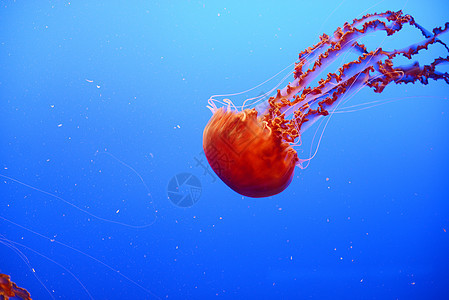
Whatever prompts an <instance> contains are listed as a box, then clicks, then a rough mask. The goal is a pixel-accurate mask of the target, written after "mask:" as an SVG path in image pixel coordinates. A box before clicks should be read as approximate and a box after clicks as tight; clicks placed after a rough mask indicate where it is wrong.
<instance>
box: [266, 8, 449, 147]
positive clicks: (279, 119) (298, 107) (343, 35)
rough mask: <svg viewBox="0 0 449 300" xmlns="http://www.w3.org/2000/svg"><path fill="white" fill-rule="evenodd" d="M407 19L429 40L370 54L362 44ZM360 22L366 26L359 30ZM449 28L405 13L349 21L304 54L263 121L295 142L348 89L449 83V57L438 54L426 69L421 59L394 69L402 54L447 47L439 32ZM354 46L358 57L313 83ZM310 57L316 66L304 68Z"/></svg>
mask: <svg viewBox="0 0 449 300" xmlns="http://www.w3.org/2000/svg"><path fill="white" fill-rule="evenodd" d="M381 18H383V19H385V20H386V22H387V23H388V25H387V23H386V22H385V21H381V20H380V19H381ZM406 23H409V24H411V25H412V26H414V27H416V28H418V29H419V30H420V31H421V33H422V34H423V35H424V37H426V39H425V40H424V41H421V42H419V43H416V44H413V45H410V46H408V47H406V48H404V49H400V50H395V51H384V50H382V49H381V48H377V49H375V50H373V51H370V52H368V51H367V49H366V47H365V45H363V44H359V43H358V42H357V40H359V39H360V38H361V37H363V36H365V35H366V34H367V33H369V32H372V31H379V30H383V31H385V32H386V33H387V35H392V34H394V33H396V32H398V31H399V30H401V29H402V27H403V25H404V24H406ZM358 25H361V26H362V28H361V29H358V28H356V26H358ZM448 30H449V23H446V24H445V27H444V28H440V27H437V28H435V29H434V30H433V34H432V33H430V32H428V31H426V30H425V29H424V28H423V27H421V26H420V25H419V24H417V23H416V22H415V20H414V19H413V18H412V17H411V16H409V15H402V12H401V11H398V12H391V11H387V12H385V13H380V14H368V15H365V16H363V17H362V18H360V19H354V20H353V23H352V24H349V23H345V24H344V26H343V28H338V29H337V30H336V31H335V32H334V35H333V37H329V36H328V35H326V34H323V35H322V36H321V37H320V41H319V42H318V43H317V44H316V45H314V46H312V47H309V48H307V49H306V50H304V51H302V52H301V53H300V54H299V62H298V63H297V64H296V65H295V72H294V75H295V81H294V82H292V83H290V84H289V85H288V86H287V87H286V88H284V89H283V90H282V91H281V90H278V93H277V95H276V96H275V97H271V98H270V99H269V100H268V102H269V106H270V107H269V109H268V112H267V113H266V114H265V115H263V116H262V118H261V119H262V120H263V121H266V122H267V124H268V126H269V127H270V128H271V129H272V131H273V132H274V133H275V134H277V135H278V136H280V137H281V138H282V140H284V141H286V142H290V143H293V142H294V141H295V139H296V138H298V137H299V135H300V134H301V130H302V129H303V127H302V126H303V124H304V123H306V122H309V121H310V120H316V118H317V117H318V116H325V115H328V114H329V111H328V109H329V108H330V107H331V106H332V105H334V104H336V103H337V102H338V101H339V100H340V99H342V97H343V96H344V94H345V93H347V92H348V89H354V88H360V87H362V86H363V85H368V86H370V87H372V88H373V89H374V91H375V92H381V91H382V90H383V89H384V88H385V86H386V85H388V84H389V83H391V82H392V81H394V82H396V83H402V82H404V83H408V82H413V83H414V82H416V81H417V80H419V81H420V82H421V83H423V84H427V81H428V79H429V78H432V79H434V80H438V79H444V80H445V81H446V82H448V74H447V73H438V72H436V71H435V67H436V66H437V65H438V64H440V63H442V62H448V61H449V56H448V57H446V58H438V59H436V60H435V61H434V62H432V63H431V64H430V65H427V66H423V67H420V66H419V65H418V64H417V63H414V64H412V65H410V66H406V67H394V66H393V63H392V61H391V59H392V58H394V57H395V56H397V55H399V54H402V55H404V56H405V57H407V58H409V59H411V58H412V56H413V55H415V54H417V53H418V52H419V51H420V50H421V49H427V47H428V46H429V45H431V44H434V43H436V42H438V43H441V44H443V45H444V46H445V47H446V48H447V46H446V45H445V44H444V43H442V42H441V41H440V40H439V39H438V36H439V35H440V34H442V33H444V32H447V31H448ZM349 49H356V50H358V51H359V52H360V53H361V55H360V56H359V58H358V59H357V60H355V61H351V62H349V63H346V64H344V65H343V66H342V67H340V68H339V69H338V70H337V72H336V73H328V74H327V76H326V78H323V79H321V80H319V81H318V86H316V87H314V88H311V87H307V85H308V84H310V82H311V81H312V80H313V79H314V78H315V77H317V76H318V75H319V74H320V72H321V71H322V70H323V69H324V68H325V67H327V66H328V65H329V64H330V63H332V62H333V61H335V59H336V57H337V56H338V54H339V53H341V52H344V51H348V50H349ZM310 61H314V63H313V66H312V68H310V69H308V70H307V71H305V72H304V71H303V70H302V69H303V67H304V66H305V65H306V64H309V63H310ZM448 83H449V82H448Z"/></svg>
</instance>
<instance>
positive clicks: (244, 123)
mask: <svg viewBox="0 0 449 300" xmlns="http://www.w3.org/2000/svg"><path fill="white" fill-rule="evenodd" d="M203 148H204V151H205V154H206V157H207V160H208V162H209V164H210V165H211V166H212V168H213V170H214V171H215V173H217V175H218V177H220V179H221V180H223V182H225V183H226V184H227V185H228V186H229V187H230V188H232V189H233V190H234V191H236V192H237V193H239V194H241V195H244V196H249V197H254V198H259V197H268V196H272V195H275V194H278V193H280V192H281V191H283V190H284V189H285V188H286V187H287V186H288V185H289V184H290V182H291V181H292V178H293V174H294V169H295V165H296V163H297V161H298V156H297V154H296V151H295V150H294V149H293V148H292V147H291V146H290V144H289V143H286V142H283V141H282V139H281V138H280V137H279V136H278V135H277V134H274V132H272V130H271V128H270V127H268V126H267V124H266V122H265V121H262V119H261V118H260V117H258V112H257V111H256V110H255V109H245V110H243V111H234V110H232V109H224V108H219V109H217V110H216V111H215V112H214V114H213V116H212V118H211V119H210V121H209V123H208V124H207V126H206V128H205V129H204V134H203Z"/></svg>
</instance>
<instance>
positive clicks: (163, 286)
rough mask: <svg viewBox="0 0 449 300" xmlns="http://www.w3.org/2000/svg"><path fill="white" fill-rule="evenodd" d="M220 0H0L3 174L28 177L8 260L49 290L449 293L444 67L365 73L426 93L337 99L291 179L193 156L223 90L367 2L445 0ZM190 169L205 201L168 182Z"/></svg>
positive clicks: (444, 9) (425, 14) (41, 295)
mask: <svg viewBox="0 0 449 300" xmlns="http://www.w3.org/2000/svg"><path fill="white" fill-rule="evenodd" d="M217 2H219V3H216V2H214V1H159V2H155V1H71V2H68V1H1V7H0V101H1V105H0V175H3V176H8V177H11V178H14V179H15V180H18V181H20V182H22V183H23V184H20V183H18V182H15V181H13V180H9V179H6V178H5V177H2V178H0V179H1V182H0V240H1V242H0V272H2V273H7V274H10V275H11V276H12V278H13V280H14V281H15V282H17V283H18V284H19V285H20V286H23V287H25V288H27V289H28V290H29V291H30V292H31V294H32V296H33V298H34V299H49V298H51V295H52V296H53V297H54V298H56V299H89V294H88V293H90V295H91V296H92V297H93V298H96V299H122V298H125V299H166V298H167V299H211V298H217V299H222V298H223V299H336V298H337V299H447V297H448V293H449V275H448V272H447V270H448V267H449V262H448V253H449V196H448V193H449V174H448V171H447V170H448V168H449V158H448V155H447V154H448V153H449V126H448V125H449V99H448V95H449V87H448V85H447V84H445V83H444V82H430V84H429V85H428V86H422V85H421V84H416V85H407V86H405V85H401V86H394V85H392V86H389V87H387V89H386V90H385V92H384V93H383V94H381V95H379V94H374V93H373V92H372V90H370V89H366V90H363V91H362V92H360V93H359V94H358V95H357V96H356V97H354V98H353V99H352V100H351V101H352V103H353V104H357V103H363V102H368V101H375V100H384V99H389V98H392V97H393V98H400V97H412V98H411V99H408V100H400V101H397V102H394V103H389V104H385V105H382V106H379V107H376V108H372V109H368V110H364V111H360V112H357V113H349V114H340V115H335V116H334V117H333V118H332V120H331V122H330V123H329V125H328V127H327V129H326V131H325V134H324V137H323V141H322V145H321V147H320V149H319V152H318V155H317V156H316V158H315V159H314V160H313V161H312V163H311V165H310V166H309V168H308V169H306V170H299V169H298V170H297V171H296V174H295V178H294V180H293V182H292V184H291V185H290V187H289V188H288V189H287V190H286V191H284V192H283V193H281V194H280V195H277V196H274V197H270V198H266V199H250V198H244V197H242V196H240V195H238V194H236V193H235V192H233V191H232V190H230V189H229V188H228V187H227V186H225V185H224V184H223V183H222V182H221V181H219V180H217V181H215V182H214V181H213V178H212V177H210V176H208V175H204V173H203V169H201V168H200V167H198V166H197V165H196V159H204V156H202V155H201V151H202V130H203V128H204V126H205V124H206V123H207V121H208V119H209V118H210V116H211V114H210V111H209V110H208V109H207V108H206V107H205V106H206V104H207V99H208V97H209V96H210V95H212V94H220V93H231V92H238V91H242V90H245V89H247V88H250V87H252V86H255V85H256V84H258V83H260V82H262V81H264V80H265V79H267V78H269V77H270V76H272V75H273V74H275V73H276V72H278V71H279V70H280V69H282V68H283V67H285V66H286V65H288V64H290V63H292V62H293V61H294V60H295V59H296V57H297V54H298V52H300V51H301V50H303V49H304V48H306V47H308V46H311V45H312V44H314V43H316V42H317V41H318V36H319V35H320V34H321V33H323V32H326V33H328V34H331V33H332V32H333V31H334V30H335V29H336V28H337V27H338V26H341V25H342V24H343V23H344V22H345V21H350V20H352V19H353V18H355V17H357V16H360V14H364V13H368V12H375V11H378V12H381V11H385V10H388V9H390V10H399V9H403V10H404V12H405V13H409V14H412V15H413V16H414V17H415V19H416V20H417V21H418V22H419V23H420V24H421V25H423V26H424V27H426V28H428V29H431V28H433V27H435V26H441V25H443V24H444V22H446V21H449V13H448V12H449V5H448V4H447V1H443V0H435V1H432V0H430V1H426V2H425V3H424V2H423V1H417V0H410V1H404V0H400V1H379V2H373V1H354V0H351V1H349V0H348V1H341V2H340V1H337V2H336V1H307V2H305V1H299V0H298V1H280V2H279V1H266V2H263V1H226V2H225V1H217ZM413 33H414V34H413V35H411V36H410V38H408V36H407V37H405V38H404V41H403V42H401V44H402V45H406V44H409V43H413V42H416V41H418V40H420V38H421V37H420V35H419V33H418V32H413ZM429 52H431V54H429V55H430V56H429V57H436V56H438V55H446V54H445V53H444V51H443V50H442V48H441V47H438V46H436V47H431V49H430V51H429ZM422 59H423V60H425V59H426V58H425V57H424V58H422ZM446 70H447V69H446ZM267 88H269V87H266V86H264V87H262V90H261V91H265V90H263V89H267ZM181 172H190V173H192V174H194V175H195V176H197V177H198V178H199V179H200V181H201V183H202V187H203V190H202V195H201V198H200V200H199V202H198V203H196V205H194V206H193V207H191V208H184V209H183V208H178V207H176V206H174V205H173V204H172V203H171V202H170V201H169V200H168V199H167V193H166V188H167V184H168V182H169V180H170V178H172V176H174V175H176V174H178V173H181ZM24 184H26V185H24ZM27 185H28V186H27ZM37 189H39V190H40V191H39V190H37ZM47 193H51V194H52V195H55V196H58V197H60V199H58V198H56V197H54V196H51V195H50V194H47ZM61 199H64V200H65V201H68V202H70V203H71V204H74V205H76V206H78V207H80V208H82V209H84V210H87V211H88V212H89V213H91V214H94V215H96V216H99V217H101V218H105V219H109V220H115V221H118V222H124V223H126V224H131V225H148V226H147V227H145V228H140V229H135V228H130V227H126V226H121V225H118V224H113V223H110V222H107V221H104V220H99V219H96V218H95V217H92V216H90V215H88V214H86V213H84V212H82V211H80V210H78V209H76V208H74V207H73V206H71V205H70V204H67V203H65V202H64V201H63V200H61ZM12 222H14V223H12ZM12 245H14V246H15V247H16V248H13V247H12ZM33 270H34V271H33ZM117 271H119V272H120V273H121V274H123V275H125V276H126V277H127V278H129V280H128V279H126V278H125V277H122V276H120V274H118V272H117ZM133 281H134V283H133ZM80 283H81V284H82V285H84V287H85V289H86V290H87V291H88V292H86V290H85V289H84V288H83V286H82V285H81V284H80ZM138 285H141V287H143V288H144V289H142V288H141V287H139V286H138ZM46 289H47V290H48V291H47V290H46ZM145 289H146V290H145Z"/></svg>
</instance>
